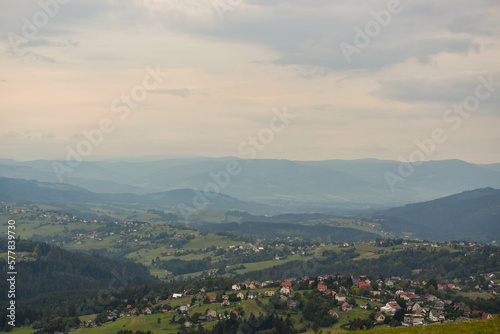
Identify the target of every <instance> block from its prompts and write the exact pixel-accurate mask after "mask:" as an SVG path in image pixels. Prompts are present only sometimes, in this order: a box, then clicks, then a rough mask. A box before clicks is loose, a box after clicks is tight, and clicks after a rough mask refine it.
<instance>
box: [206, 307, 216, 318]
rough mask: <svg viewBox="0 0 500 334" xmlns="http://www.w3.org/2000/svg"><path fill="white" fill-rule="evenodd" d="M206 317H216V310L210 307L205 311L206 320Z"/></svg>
mask: <svg viewBox="0 0 500 334" xmlns="http://www.w3.org/2000/svg"><path fill="white" fill-rule="evenodd" d="M208 317H212V318H217V311H216V310H214V309H213V308H211V309H210V310H208V311H207V320H208Z"/></svg>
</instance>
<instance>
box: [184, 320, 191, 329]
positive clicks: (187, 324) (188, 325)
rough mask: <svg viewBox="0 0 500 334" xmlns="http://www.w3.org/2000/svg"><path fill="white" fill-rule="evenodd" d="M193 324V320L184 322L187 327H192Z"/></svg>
mask: <svg viewBox="0 0 500 334" xmlns="http://www.w3.org/2000/svg"><path fill="white" fill-rule="evenodd" d="M191 326H193V323H192V322H191V321H186V322H185V323H184V327H186V328H191Z"/></svg>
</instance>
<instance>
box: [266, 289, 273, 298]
mask: <svg viewBox="0 0 500 334" xmlns="http://www.w3.org/2000/svg"><path fill="white" fill-rule="evenodd" d="M264 295H265V296H266V297H272V296H274V291H273V290H267V291H266V292H264Z"/></svg>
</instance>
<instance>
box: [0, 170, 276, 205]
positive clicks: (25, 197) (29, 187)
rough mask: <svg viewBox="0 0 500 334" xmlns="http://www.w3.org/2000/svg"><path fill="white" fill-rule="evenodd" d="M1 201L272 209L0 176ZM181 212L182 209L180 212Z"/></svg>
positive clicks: (181, 192) (224, 199)
mask: <svg viewBox="0 0 500 334" xmlns="http://www.w3.org/2000/svg"><path fill="white" fill-rule="evenodd" d="M0 201H3V202H17V201H31V202H35V203H39V204H48V205H56V206H60V205H67V206H73V207H77V208H86V207H92V206H94V205H97V204H98V205H108V206H114V207H115V208H119V207H120V206H126V207H127V208H129V209H130V208H145V207H146V208H159V209H164V210H174V211H179V210H181V209H182V208H184V212H187V213H189V212H192V211H194V210H195V209H220V210H242V211H249V212H258V213H261V212H273V211H276V209H275V208H273V207H271V206H268V205H265V204H259V203H253V202H246V201H240V200H238V199H236V198H234V197H231V196H228V195H225V194H211V193H202V192H198V191H195V190H192V189H177V190H170V191H166V192H160V193H153V194H147V195H136V194H131V193H124V194H98V193H94V192H91V191H89V190H86V189H83V188H81V187H77V186H72V185H68V184H64V183H51V182H38V181H36V180H24V179H13V178H5V177H0ZM181 212H182V210H181Z"/></svg>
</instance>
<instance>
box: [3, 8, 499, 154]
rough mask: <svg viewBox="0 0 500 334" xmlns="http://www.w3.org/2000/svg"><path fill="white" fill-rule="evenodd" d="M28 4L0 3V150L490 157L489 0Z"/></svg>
mask: <svg viewBox="0 0 500 334" xmlns="http://www.w3.org/2000/svg"><path fill="white" fill-rule="evenodd" d="M40 3H42V4H47V5H43V6H42V5H41V4H40ZM40 3H39V1H22V0H19V1H1V2H0V33H1V35H0V36H1V37H0V38H1V39H0V63H1V68H0V124H1V126H0V157H4V158H13V159H18V160H32V159H62V158H64V157H65V156H66V154H67V150H68V147H71V148H72V149H75V150H77V149H78V148H79V149H80V150H83V151H82V152H88V153H85V154H87V156H86V157H85V159H88V160H96V159H104V158H115V157H137V156H179V155H201V156H239V157H242V158H246V157H248V152H249V150H248V149H249V148H251V147H252V145H253V146H255V147H257V150H255V152H257V156H256V157H257V158H283V159H295V160H322V159H358V158H379V159H391V160H398V159H399V157H400V156H401V157H404V158H405V159H408V158H411V157H410V156H411V155H412V152H414V151H415V150H417V149H418V147H417V145H416V144H415V140H427V143H428V146H427V147H428V148H431V149H432V147H433V145H434V144H435V145H436V148H435V150H434V151H430V153H429V154H428V155H426V156H425V158H426V159H429V160H438V159H449V158H457V159H463V160H466V161H470V162H477V163H493V162H500V154H499V153H500V145H499V144H500V131H499V130H500V108H499V107H500V84H495V83H494V82H496V81H498V82H500V61H499V59H500V45H499V42H500V39H499V37H500V1H498V0H475V1H470V0H453V1H451V0H449V1H448V0H444V1H443V0H440V1H435V0H432V1H431V0H419V1H411V0H401V1H399V3H398V1H397V0H388V1H378V0H377V1H366V0H365V1H356V0H349V1H324V0H303V1H299V0H288V1H285V0H283V1H279V0H260V1H257V0H245V1H241V0H216V1H212V0H208V1H201V0H182V1H181V0H170V1H169V0H149V1H148V0H136V1H133V0H129V1H126V0H120V1H119V0H115V1H105V0H95V1H94V0H85V1H83V0H73V1H68V0H64V1H63V0H59V2H57V1H56V0H41V1H40ZM54 4H57V6H55V5H54ZM42 7H45V9H43V8H42ZM377 13H378V14H377ZM387 14H389V15H390V16H389V15H387ZM376 19H378V21H376ZM346 55H347V57H346ZM148 67H149V68H151V69H155V68H158V69H159V70H160V72H162V73H166V72H168V75H164V74H162V75H160V76H158V75H156V78H157V81H155V79H154V77H153V76H151V74H150V71H148V70H147V68H148ZM479 78H482V79H479ZM481 80H482V81H483V83H484V82H487V81H493V83H492V84H491V83H490V84H487V85H486V86H485V85H484V84H482V83H481ZM143 82H146V85H147V86H148V87H146V88H148V90H147V91H146V93H144V92H145V91H144V90H143V88H142V87H143ZM478 85H482V86H481V87H479V88H478ZM131 94H133V96H132V97H131V98H130V100H129V101H128V103H129V104H128V105H127V104H126V103H127V102H126V99H127V98H128V97H129V96H131ZM141 94H142V95H141ZM134 96H135V98H134ZM462 103H465V104H467V105H466V106H460V104H462ZM454 104H457V106H456V107H455V110H453V108H454ZM283 108H286V109H287V112H288V113H289V114H291V115H294V116H295V118H293V119H291V118H290V119H289V121H290V122H289V124H287V125H286V126H284V124H282V123H281V120H278V119H276V116H275V112H276V110H279V111H280V112H283ZM460 108H462V111H460ZM466 108H467V109H468V110H470V112H469V111H467V110H466ZM450 109H451V110H450ZM273 110H274V111H273ZM125 113H128V114H127V115H126V114H125ZM270 122H271V125H272V127H271V129H270ZM100 123H105V126H104V127H105V128H106V129H107V133H104V134H103V136H102V140H101V138H100V136H99V135H95V137H93V138H94V139H93V140H94V144H92V143H91V147H90V148H89V146H88V144H89V143H90V141H87V139H86V137H85V135H84V131H91V130H92V129H96V128H98V127H99V125H100ZM282 125H283V126H282ZM266 128H267V129H266ZM436 129H441V130H436ZM435 130H436V131H438V132H439V131H440V132H441V133H440V134H439V136H438V137H439V138H440V139H439V140H437V139H436V140H435V139H432V138H433V137H432V133H433V131H435ZM93 133H94V134H95V133H96V132H95V131H94V132H93ZM259 134H260V136H261V137H260V138H259V137H258V135H259ZM249 136H256V137H257V139H256V143H254V144H251V142H250V141H249V139H248V137H249ZM436 138H437V137H436ZM443 138H444V139H443ZM85 141H87V143H84V142H85ZM431 141H432V144H429V143H430V142H431ZM78 145H80V146H78ZM86 145H87V146H86ZM84 150H87V151H84ZM413 157H418V154H417V155H415V154H413Z"/></svg>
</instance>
